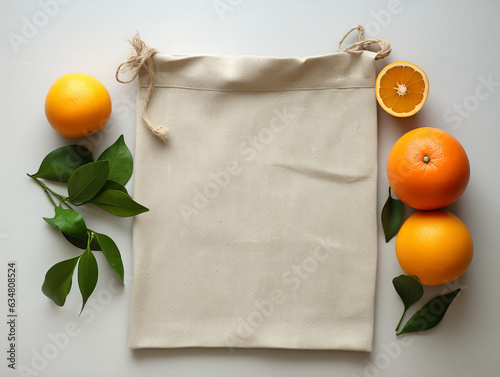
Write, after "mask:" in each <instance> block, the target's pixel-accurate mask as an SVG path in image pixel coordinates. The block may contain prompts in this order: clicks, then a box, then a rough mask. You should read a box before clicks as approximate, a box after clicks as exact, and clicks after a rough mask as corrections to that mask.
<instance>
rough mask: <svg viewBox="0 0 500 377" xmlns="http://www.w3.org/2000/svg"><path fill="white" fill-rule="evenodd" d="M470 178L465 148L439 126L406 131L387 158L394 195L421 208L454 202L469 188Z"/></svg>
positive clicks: (388, 173)
mask: <svg viewBox="0 0 500 377" xmlns="http://www.w3.org/2000/svg"><path fill="white" fill-rule="evenodd" d="M469 177H470V165H469V159H468V157H467V154H466V153H465V150H464V148H463V147H462V145H461V144H460V142H459V141H458V140H457V139H455V138H454V137H453V136H452V135H450V134H449V133H447V132H445V131H443V130H440V129H438V128H433V127H421V128H417V129H414V130H412V131H410V132H407V133H406V134H404V135H403V136H402V137H401V138H400V139H399V140H398V141H397V142H396V143H395V144H394V146H393V147H392V149H391V151H390V153H389V157H388V158H387V178H388V179H389V185H390V186H391V188H392V190H393V192H394V194H395V195H396V196H397V197H398V198H399V199H401V200H402V201H403V203H405V204H407V205H409V206H410V207H413V208H416V209H420V210H431V209H439V208H443V207H446V206H448V205H450V204H452V203H453V202H455V201H456V200H457V199H458V198H459V197H460V196H461V195H462V194H463V193H464V191H465V189H466V188H467V185H468V183H469Z"/></svg>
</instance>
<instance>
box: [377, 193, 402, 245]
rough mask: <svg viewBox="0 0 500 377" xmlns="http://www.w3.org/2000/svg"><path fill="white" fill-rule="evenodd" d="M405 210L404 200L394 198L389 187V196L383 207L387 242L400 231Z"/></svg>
mask: <svg viewBox="0 0 500 377" xmlns="http://www.w3.org/2000/svg"><path fill="white" fill-rule="evenodd" d="M403 211H404V204H403V202H402V201H401V200H399V199H394V198H392V196H391V188H390V187H389V197H388V198H387V201H386V202H385V204H384V207H383V208H382V228H383V229H384V234H385V242H389V241H390V240H391V239H392V237H394V236H395V235H396V234H397V233H398V231H399V228H400V227H401V223H402V222H403Z"/></svg>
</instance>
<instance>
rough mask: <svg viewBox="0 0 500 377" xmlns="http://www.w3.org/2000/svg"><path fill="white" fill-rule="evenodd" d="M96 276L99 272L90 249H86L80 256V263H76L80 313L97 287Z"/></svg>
mask: <svg viewBox="0 0 500 377" xmlns="http://www.w3.org/2000/svg"><path fill="white" fill-rule="evenodd" d="M98 274H99V271H98V269H97V261H96V259H95V256H94V254H93V253H92V251H91V250H90V248H87V249H85V251H84V252H83V254H82V255H80V261H79V263H78V287H79V288H80V293H81V294H82V299H83V304H82V310H81V311H83V308H84V307H85V304H86V303H87V300H88V299H89V297H90V295H91V294H92V292H94V289H95V286H96V285H97V276H98ZM80 313H81V312H80Z"/></svg>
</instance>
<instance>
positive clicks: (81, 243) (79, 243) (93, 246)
mask: <svg viewBox="0 0 500 377" xmlns="http://www.w3.org/2000/svg"><path fill="white" fill-rule="evenodd" d="M63 236H64V238H66V240H67V241H68V242H69V243H71V244H72V245H73V246H76V247H77V248H79V249H83V250H85V249H86V248H87V241H86V240H82V239H81V238H76V237H72V236H69V235H67V234H66V233H63ZM90 250H96V251H102V249H101V246H100V245H99V242H97V240H96V239H95V238H93V239H92V241H91V242H90Z"/></svg>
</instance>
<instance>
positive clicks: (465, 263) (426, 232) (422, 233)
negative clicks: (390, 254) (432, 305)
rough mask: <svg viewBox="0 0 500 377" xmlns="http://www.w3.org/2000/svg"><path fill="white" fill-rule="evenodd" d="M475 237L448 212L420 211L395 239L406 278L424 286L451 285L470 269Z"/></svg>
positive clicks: (406, 223)
mask: <svg viewBox="0 0 500 377" xmlns="http://www.w3.org/2000/svg"><path fill="white" fill-rule="evenodd" d="M472 254H473V244H472V237H471V235H470V233H469V230H468V229H467V227H466V226H465V224H464V223H463V222H462V221H461V220H460V219H459V218H458V217H457V216H455V215H454V214H452V213H451V212H448V211H445V210H435V211H419V212H416V213H415V214H413V215H412V216H410V217H409V218H408V220H406V221H405V223H404V224H403V226H402V227H401V229H400V230H399V233H398V236H397V238H396V255H397V257H398V261H399V264H400V265H401V268H402V269H403V271H404V272H405V274H407V275H410V276H413V277H415V278H417V279H418V280H419V281H420V282H421V283H422V284H424V285H440V284H445V283H449V282H451V281H453V280H455V279H457V278H459V277H460V276H462V275H463V274H464V273H465V271H467V269H468V268H469V265H470V263H471V261H472Z"/></svg>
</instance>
